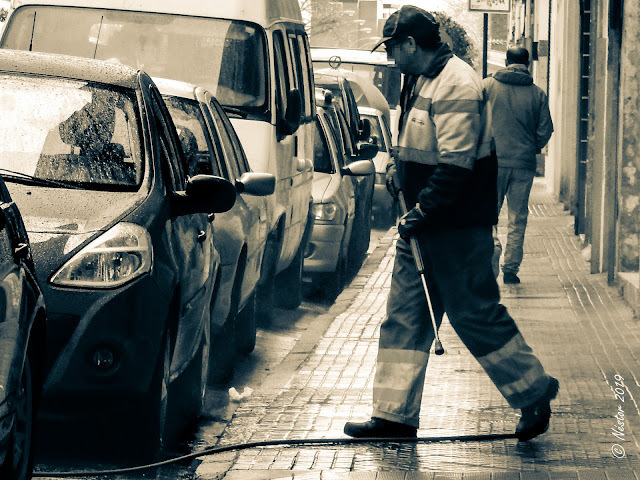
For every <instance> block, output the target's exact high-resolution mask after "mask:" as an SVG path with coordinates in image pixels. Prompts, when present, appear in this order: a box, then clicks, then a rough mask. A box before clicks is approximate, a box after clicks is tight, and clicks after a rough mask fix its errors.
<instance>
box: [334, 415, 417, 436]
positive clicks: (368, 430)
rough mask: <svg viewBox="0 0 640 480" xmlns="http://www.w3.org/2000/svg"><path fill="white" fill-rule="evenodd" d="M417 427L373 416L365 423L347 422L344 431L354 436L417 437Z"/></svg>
mask: <svg viewBox="0 0 640 480" xmlns="http://www.w3.org/2000/svg"><path fill="white" fill-rule="evenodd" d="M416 432H417V428H416V427H412V426H411V425H407V424H405V423H398V422H391V421H389V420H385V419H383V418H378V417H371V420H369V421H368V422H363V423H353V422H347V423H346V424H345V426H344V433H346V434H347V435H349V436H350V437H354V438H385V437H389V438H416Z"/></svg>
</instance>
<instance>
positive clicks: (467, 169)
mask: <svg viewBox="0 0 640 480" xmlns="http://www.w3.org/2000/svg"><path fill="white" fill-rule="evenodd" d="M417 89H418V92H417V94H415V95H414V96H413V98H412V99H411V100H409V102H408V105H407V108H406V112H404V113H403V117H402V118H403V120H402V125H401V126H400V132H399V137H398V149H397V155H396V166H397V170H398V175H399V179H400V184H401V188H403V190H404V194H405V198H406V199H407V203H408V204H409V206H411V205H414V204H415V203H420V206H421V209H422V210H423V212H425V214H426V218H427V222H428V223H429V225H430V227H431V228H440V227H456V226H458V227H459V226H484V225H494V224H495V223H496V222H497V208H496V205H497V196H496V188H497V187H496V175H497V160H496V157H495V152H494V148H493V141H492V138H491V134H490V129H489V125H488V123H487V117H486V111H485V108H484V102H483V91H482V82H481V80H480V78H479V77H478V76H477V74H476V73H475V72H474V71H473V69H472V68H471V67H470V66H469V65H468V64H467V63H465V62H464V61H463V60H461V59H460V58H458V57H456V56H455V55H454V56H452V57H451V58H450V59H449V60H448V61H447V62H446V65H445V66H444V68H443V69H442V71H441V72H440V73H439V74H438V75H437V76H435V77H434V78H428V77H426V76H421V77H420V78H419V80H418V81H417Z"/></svg>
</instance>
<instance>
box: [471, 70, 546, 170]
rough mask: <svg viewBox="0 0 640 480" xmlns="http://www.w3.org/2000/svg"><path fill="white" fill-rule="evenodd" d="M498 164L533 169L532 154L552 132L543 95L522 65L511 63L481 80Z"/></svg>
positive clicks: (534, 156)
mask: <svg viewBox="0 0 640 480" xmlns="http://www.w3.org/2000/svg"><path fill="white" fill-rule="evenodd" d="M483 86H484V92H485V101H486V102H487V111H488V116H489V124H490V125H491V132H492V134H493V138H494V141H495V145H496V153H497V154H498V166H500V167H510V168H524V169H528V170H535V169H536V154H537V153H540V150H541V149H542V148H544V146H545V145H546V144H547V142H548V141H549V139H550V138H551V133H552V132H553V123H552V121H551V114H550V112H549V101H548V98H547V95H546V94H545V93H544V92H543V91H542V89H540V88H539V87H537V86H536V85H534V84H533V78H532V77H531V74H530V73H529V70H528V69H527V67H526V65H519V64H513V65H509V66H507V67H506V68H503V69H501V70H499V71H498V72H496V73H495V74H494V75H493V76H492V77H488V78H485V79H484V80H483Z"/></svg>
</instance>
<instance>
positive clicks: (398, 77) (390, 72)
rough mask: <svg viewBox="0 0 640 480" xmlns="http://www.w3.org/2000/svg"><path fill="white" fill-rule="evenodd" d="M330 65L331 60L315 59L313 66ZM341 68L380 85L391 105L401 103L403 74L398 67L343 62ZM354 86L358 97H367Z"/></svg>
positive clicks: (319, 67) (320, 67) (318, 67)
mask: <svg viewBox="0 0 640 480" xmlns="http://www.w3.org/2000/svg"><path fill="white" fill-rule="evenodd" d="M330 67H331V64H330V63H329V61H323V60H314V61H313V68H314V69H316V70H320V69H324V68H330ZM340 69H342V70H347V71H349V72H353V73H356V74H358V75H359V76H361V77H365V78H366V79H368V80H369V81H371V83H373V84H374V85H375V86H376V87H378V90H380V92H382V94H383V95H384V98H386V99H387V102H388V103H389V107H391V108H395V107H396V106H397V105H398V103H400V87H401V85H400V84H401V81H402V74H401V73H400V70H398V69H397V68H395V67H392V66H389V65H373V64H367V63H350V62H343V63H341V64H340ZM352 87H353V90H354V92H353V94H354V95H355V96H356V98H358V99H360V98H366V97H365V96H364V95H363V94H362V92H358V91H356V88H357V87H354V86H353V85H352ZM359 104H361V105H362V106H363V107H366V106H368V105H365V104H364V103H359Z"/></svg>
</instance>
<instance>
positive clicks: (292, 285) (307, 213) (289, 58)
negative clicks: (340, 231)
mask: <svg viewBox="0 0 640 480" xmlns="http://www.w3.org/2000/svg"><path fill="white" fill-rule="evenodd" d="M0 46H1V47H2V48H13V49H19V50H34V51H42V52H52V53H64V54H68V55H75V56H81V57H90V58H97V59H102V60H111V61H117V62H121V63H124V64H130V65H132V66H134V67H137V68H140V69H142V70H145V71H146V72H147V73H149V74H150V75H153V76H156V77H164V78H171V79H175V80H182V81H185V82H189V83H192V84H196V85H200V86H202V87H204V88H206V89H207V90H209V91H210V92H211V93H212V94H213V95H215V97H216V98H217V99H218V100H219V101H220V103H221V104H222V105H223V106H224V107H225V111H226V112H227V114H228V115H229V117H230V118H231V121H232V123H233V125H234V127H235V129H236V131H237V133H238V136H239V137H240V139H241V142H242V145H243V147H244V149H245V151H246V154H247V158H248V160H249V164H250V166H251V169H252V171H256V172H266V173H272V174H273V175H275V177H276V191H275V195H272V196H270V197H268V198H269V203H270V212H269V224H270V229H271V234H270V236H269V242H268V247H267V250H266V251H265V259H264V262H263V267H262V275H261V281H260V289H259V298H260V300H261V301H260V302H259V305H258V308H259V311H260V312H261V315H262V316H263V317H264V316H266V315H269V314H270V313H271V311H272V305H273V303H272V302H273V299H274V291H275V294H280V293H281V295H278V299H279V300H280V301H279V304H280V305H281V306H283V307H285V308H296V307H297V306H298V305H299V304H300V302H301V281H302V280H301V278H302V264H303V258H304V251H305V248H306V245H307V242H308V238H309V236H310V232H311V228H312V225H313V217H312V216H311V208H310V207H311V205H312V195H311V183H312V179H313V143H312V142H313V129H314V123H313V120H314V117H315V99H314V89H313V76H312V65H311V55H310V49H309V42H308V39H307V35H306V33H305V30H304V25H303V22H302V15H301V13H300V7H299V5H298V0H206V1H203V0H179V1H176V0H135V1H132V0H36V1H28V0H15V1H14V2H13V7H12V9H11V11H10V12H9V17H8V19H7V22H6V26H5V29H4V31H3V34H2V38H1V39H0ZM276 274H278V277H277V278H276V277H275V275H276ZM274 286H275V288H274Z"/></svg>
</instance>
